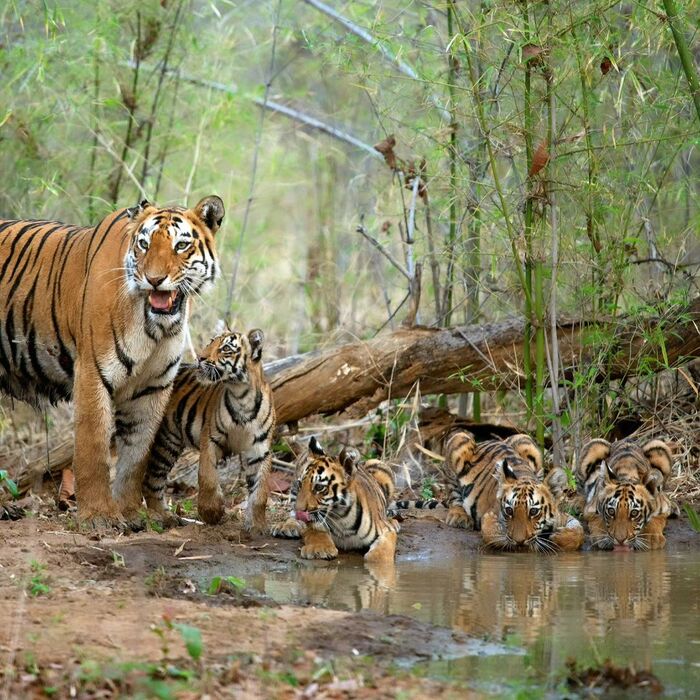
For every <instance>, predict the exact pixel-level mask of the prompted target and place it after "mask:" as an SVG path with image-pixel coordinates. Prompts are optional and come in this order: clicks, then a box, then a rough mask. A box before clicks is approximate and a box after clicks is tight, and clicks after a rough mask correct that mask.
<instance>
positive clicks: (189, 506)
mask: <svg viewBox="0 0 700 700" xmlns="http://www.w3.org/2000/svg"><path fill="white" fill-rule="evenodd" d="M178 509H179V510H180V511H181V512H182V513H183V514H184V515H186V516H188V517H189V516H191V515H193V514H194V511H195V505H194V501H193V500H192V499H191V498H186V499H185V500H184V501H180V503H179V504H178Z"/></svg>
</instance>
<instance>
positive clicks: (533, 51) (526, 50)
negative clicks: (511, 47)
mask: <svg viewBox="0 0 700 700" xmlns="http://www.w3.org/2000/svg"><path fill="white" fill-rule="evenodd" d="M522 54H523V61H524V62H525V63H531V64H532V65H533V66H541V65H543V60H542V59H543V58H544V54H545V50H544V48H543V47H541V46H537V44H525V46H523V48H522Z"/></svg>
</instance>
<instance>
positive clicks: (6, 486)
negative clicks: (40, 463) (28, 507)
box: [0, 469, 19, 499]
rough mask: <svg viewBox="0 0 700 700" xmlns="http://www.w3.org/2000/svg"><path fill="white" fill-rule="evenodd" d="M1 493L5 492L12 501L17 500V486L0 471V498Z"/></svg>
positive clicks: (5, 473)
mask: <svg viewBox="0 0 700 700" xmlns="http://www.w3.org/2000/svg"><path fill="white" fill-rule="evenodd" d="M3 491H7V493H9V494H10V496H11V497H12V498H13V499H16V498H19V489H18V488H17V484H16V483H15V482H14V481H13V480H12V479H10V477H9V475H8V473H7V471H5V470H4V469H0V496H2V492H3Z"/></svg>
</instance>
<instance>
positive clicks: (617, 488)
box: [576, 439, 678, 549]
mask: <svg viewBox="0 0 700 700" xmlns="http://www.w3.org/2000/svg"><path fill="white" fill-rule="evenodd" d="M671 463H672V458H671V451H670V450H669V448H668V446H667V445H666V443H664V442H662V441H661V440H651V441H650V442H647V443H646V444H645V445H643V446H641V445H639V444H637V443H636V442H635V441H634V440H620V441H619V442H614V443H612V444H611V443H609V442H608V441H607V440H601V439H596V440H591V441H590V442H589V443H588V444H587V445H586V446H585V447H584V448H583V450H582V451H581V458H580V460H579V464H578V468H577V470H576V480H577V482H578V484H579V490H580V492H581V494H582V495H583V497H584V499H585V506H584V509H583V517H584V518H585V520H586V521H587V522H588V528H589V530H590V534H591V540H592V546H593V547H594V548H597V549H662V548H663V546H664V545H665V543H666V537H665V536H664V534H663V532H664V528H665V527H666V520H667V519H668V518H669V517H671V516H673V515H678V509H677V506H676V505H675V504H673V503H672V502H671V500H670V499H669V498H668V496H667V495H666V494H665V493H664V492H663V486H664V484H665V483H666V480H667V478H668V476H669V474H670V473H671Z"/></svg>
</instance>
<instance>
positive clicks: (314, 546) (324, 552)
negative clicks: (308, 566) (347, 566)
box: [301, 529, 338, 559]
mask: <svg viewBox="0 0 700 700" xmlns="http://www.w3.org/2000/svg"><path fill="white" fill-rule="evenodd" d="M337 556H338V548H337V547H336V546H335V544H333V540H332V538H331V536H330V534H328V533H327V532H319V531H318V530H311V529H307V530H306V532H305V533H304V546H303V547H302V548H301V558H302V559H335V558H336V557H337Z"/></svg>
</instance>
